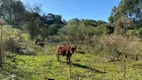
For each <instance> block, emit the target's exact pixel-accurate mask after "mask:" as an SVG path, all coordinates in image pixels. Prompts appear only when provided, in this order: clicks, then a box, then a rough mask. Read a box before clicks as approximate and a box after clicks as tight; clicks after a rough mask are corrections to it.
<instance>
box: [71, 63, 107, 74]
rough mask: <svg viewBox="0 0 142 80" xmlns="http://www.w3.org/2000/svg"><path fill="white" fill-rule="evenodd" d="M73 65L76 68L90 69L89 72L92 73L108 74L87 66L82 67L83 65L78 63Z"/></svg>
mask: <svg viewBox="0 0 142 80" xmlns="http://www.w3.org/2000/svg"><path fill="white" fill-rule="evenodd" d="M71 65H73V66H76V67H79V68H83V69H89V70H90V71H92V72H97V73H106V72H103V71H100V70H97V69H94V68H91V67H89V66H86V65H81V64H77V63H71Z"/></svg>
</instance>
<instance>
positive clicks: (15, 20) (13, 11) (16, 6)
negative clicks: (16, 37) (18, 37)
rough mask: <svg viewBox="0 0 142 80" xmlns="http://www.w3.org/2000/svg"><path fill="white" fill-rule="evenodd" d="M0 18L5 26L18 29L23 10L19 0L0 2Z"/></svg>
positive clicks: (0, 0)
mask: <svg viewBox="0 0 142 80" xmlns="http://www.w3.org/2000/svg"><path fill="white" fill-rule="evenodd" d="M0 4H1V5H0V17H1V18H3V19H4V20H5V21H6V23H7V24H10V25H13V26H14V27H20V25H21V22H22V20H23V13H24V12H25V8H24V6H23V3H22V2H21V1H20V0H0Z"/></svg>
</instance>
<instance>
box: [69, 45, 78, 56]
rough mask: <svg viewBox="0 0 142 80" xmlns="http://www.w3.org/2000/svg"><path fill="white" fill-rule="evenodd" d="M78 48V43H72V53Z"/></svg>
mask: <svg viewBox="0 0 142 80" xmlns="http://www.w3.org/2000/svg"><path fill="white" fill-rule="evenodd" d="M76 48H77V45H75V44H72V45H71V46H70V53H71V54H73V53H74V51H75V50H76Z"/></svg>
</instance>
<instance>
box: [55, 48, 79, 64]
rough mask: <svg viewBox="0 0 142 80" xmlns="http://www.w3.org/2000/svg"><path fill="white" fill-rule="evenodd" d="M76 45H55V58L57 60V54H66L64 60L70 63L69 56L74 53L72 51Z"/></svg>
mask: <svg viewBox="0 0 142 80" xmlns="http://www.w3.org/2000/svg"><path fill="white" fill-rule="evenodd" d="M76 47H77V46H76V45H72V46H57V47H56V56H57V60H58V61H60V60H59V56H60V55H63V56H66V60H67V63H68V64H69V63H70V57H71V56H72V54H73V53H74V51H75V50H76Z"/></svg>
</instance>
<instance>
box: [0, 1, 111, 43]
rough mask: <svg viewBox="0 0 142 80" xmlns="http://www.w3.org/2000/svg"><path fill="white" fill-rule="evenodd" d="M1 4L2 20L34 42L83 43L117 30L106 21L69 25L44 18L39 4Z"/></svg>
mask: <svg viewBox="0 0 142 80" xmlns="http://www.w3.org/2000/svg"><path fill="white" fill-rule="evenodd" d="M0 3H1V7H0V10H1V12H0V17H1V18H2V19H3V20H4V21H5V22H6V23H7V25H11V26H13V28H17V29H20V30H22V31H23V32H26V33H28V34H29V35H30V38H31V39H34V38H37V37H40V38H42V39H46V40H49V41H55V42H59V41H65V40H69V41H72V40H78V41H79V40H85V39H86V38H89V37H92V36H94V35H98V36H99V35H103V34H111V33H113V27H112V26H111V25H109V24H108V23H107V22H105V21H101V20H99V21H96V20H89V19H81V20H79V19H77V18H74V19H72V20H69V21H66V20H64V19H63V18H62V16H61V15H55V14H52V13H48V14H41V13H40V11H41V8H40V5H37V4H35V5H32V6H24V4H23V3H22V2H21V1H20V0H0Z"/></svg>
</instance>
